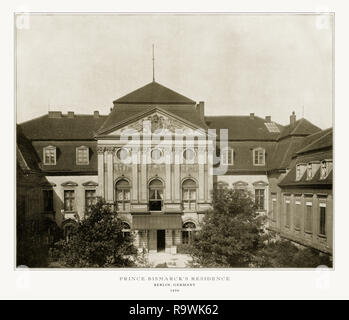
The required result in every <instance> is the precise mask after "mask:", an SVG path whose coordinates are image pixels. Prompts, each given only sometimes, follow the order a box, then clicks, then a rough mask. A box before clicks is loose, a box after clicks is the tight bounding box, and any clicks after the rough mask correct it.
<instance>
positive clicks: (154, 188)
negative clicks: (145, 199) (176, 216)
mask: <svg viewBox="0 0 349 320" xmlns="http://www.w3.org/2000/svg"><path fill="white" fill-rule="evenodd" d="M163 192H164V191H163V184H162V182H161V181H160V180H159V179H154V180H152V181H151V182H150V183H149V210H150V211H161V210H162V200H163Z"/></svg>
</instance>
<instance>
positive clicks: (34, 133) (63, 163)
mask: <svg viewBox="0 0 349 320" xmlns="http://www.w3.org/2000/svg"><path fill="white" fill-rule="evenodd" d="M19 126H20V128H21V130H22V131H23V133H24V135H25V136H26V138H27V139H28V140H29V141H30V143H31V145H32V147H33V148H34V150H35V152H36V155H37V158H38V163H39V167H40V170H41V173H42V175H43V176H44V177H45V179H46V180H47V183H46V184H45V186H43V187H42V188H41V189H40V192H39V193H38V201H37V203H38V204H39V206H41V207H42V208H40V209H38V210H39V211H42V212H46V213H49V212H51V213H52V214H53V215H54V219H55V221H56V222H57V224H58V225H59V226H60V227H61V228H62V229H63V230H65V233H66V234H69V230H71V228H72V227H73V226H74V223H75V221H77V220H79V219H83V218H84V216H85V212H86V211H88V208H89V206H90V205H91V204H93V203H94V202H95V201H96V199H97V197H102V198H104V199H105V200H106V201H107V202H108V203H110V204H113V205H114V208H115V210H116V211H117V213H118V215H119V217H120V218H121V219H122V220H123V221H124V231H125V232H133V233H134V235H135V242H136V246H137V247H138V248H139V249H140V250H143V249H145V250H149V251H162V250H165V251H167V252H173V253H174V252H176V248H177V246H178V245H179V244H186V243H188V242H190V241H191V238H192V236H193V233H194V232H195V231H196V230H198V229H199V228H200V223H201V221H202V219H203V217H204V215H205V212H206V211H207V210H209V209H210V208H211V204H212V192H214V187H215V185H216V184H219V183H224V184H227V185H228V186H229V187H231V188H236V189H242V188H243V189H247V190H250V191H251V192H252V194H253V196H254V197H255V201H256V202H257V204H258V209H259V211H260V212H261V213H264V214H267V215H268V216H269V217H270V226H271V228H273V230H275V231H278V232H280V233H282V232H281V231H282V230H281V229H278V228H277V226H278V224H279V222H278V221H276V220H273V219H272V218H273V216H272V214H271V208H274V207H273V203H274V198H275V195H276V196H277V201H278V203H280V205H279V207H278V208H281V206H282V202H281V201H282V200H281V199H284V197H285V191H284V189H282V188H283V185H282V184H281V183H282V181H283V179H286V178H287V177H288V175H287V174H286V173H287V172H288V170H290V168H291V166H292V165H293V163H294V158H293V156H294V153H296V152H297V151H299V150H300V149H299V148H300V147H301V146H302V147H303V148H304V147H305V146H306V143H307V141H305V140H306V139H307V137H308V136H311V135H313V134H319V133H321V132H322V131H321V130H320V129H319V128H317V127H316V126H314V125H312V124H311V123H310V122H308V121H307V120H305V119H301V120H299V121H296V117H295V115H294V114H293V115H291V118H290V124H289V125H288V126H285V127H284V126H282V125H280V124H277V123H275V122H273V121H272V120H271V117H269V116H268V117H266V118H265V119H262V118H260V117H257V116H255V115H254V114H252V113H251V114H250V115H248V116H225V117H222V116H220V117H214V116H210V117H209V116H205V110H204V103H203V102H199V103H196V102H195V101H193V100H191V99H189V98H187V97H184V96H183V95H181V94H179V93H177V92H175V91H173V90H170V89H168V88H166V87H164V86H162V85H160V84H158V83H157V82H154V81H153V82H151V83H149V84H147V85H145V86H144V87H142V88H139V89H137V90H135V91H133V92H131V93H129V94H127V95H126V96H123V97H121V98H119V99H117V100H115V101H114V102H113V108H112V109H111V112H110V114H109V115H107V116H102V115H100V114H99V112H98V111H96V112H94V114H93V115H77V114H74V113H73V112H68V114H66V115H63V114H62V113H61V112H57V111H56V112H49V114H48V115H44V116H42V117H39V118H37V119H33V120H31V121H28V122H25V123H22V124H20V125H19ZM221 129H227V130H226V131H225V132H221V131H220V130H221ZM308 140H309V138H308ZM286 194H288V191H286ZM292 201H293V200H292ZM48 204H49V205H48ZM328 205H330V204H328ZM331 205H332V204H331ZM278 210H279V209H278ZM327 219H330V218H327ZM326 221H328V220H326ZM328 223H329V222H328ZM327 228H331V227H330V224H328V227H327ZM328 232H330V230H328ZM328 239H329V241H330V239H331V238H328ZM307 244H309V242H307ZM312 244H313V242H311V243H310V245H312Z"/></svg>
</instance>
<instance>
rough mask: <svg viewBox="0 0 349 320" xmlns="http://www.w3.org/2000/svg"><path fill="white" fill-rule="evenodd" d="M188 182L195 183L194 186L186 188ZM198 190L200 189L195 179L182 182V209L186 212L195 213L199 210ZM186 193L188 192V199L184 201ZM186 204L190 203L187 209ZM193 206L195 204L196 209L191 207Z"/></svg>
mask: <svg viewBox="0 0 349 320" xmlns="http://www.w3.org/2000/svg"><path fill="white" fill-rule="evenodd" d="M188 180H190V181H192V182H193V183H194V185H193V186H184V183H185V182H186V181H188ZM197 189H198V188H197V183H196V181H195V180H194V179H191V178H187V179H184V180H183V182H182V208H183V210H184V211H186V212H195V211H196V210H197V198H198V194H197ZM185 191H187V192H188V199H184V194H185ZM192 193H194V194H195V198H194V199H192V198H191V194H192ZM184 203H188V207H187V208H186V207H185V205H184ZM191 204H194V208H192V207H191Z"/></svg>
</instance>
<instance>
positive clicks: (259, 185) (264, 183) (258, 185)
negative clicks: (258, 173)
mask: <svg viewBox="0 0 349 320" xmlns="http://www.w3.org/2000/svg"><path fill="white" fill-rule="evenodd" d="M252 184H253V186H254V187H266V186H267V185H268V183H266V182H265V181H256V182H253V183H252Z"/></svg>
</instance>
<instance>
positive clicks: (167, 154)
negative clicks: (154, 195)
mask: <svg viewBox="0 0 349 320" xmlns="http://www.w3.org/2000/svg"><path fill="white" fill-rule="evenodd" d="M164 151H165V167H166V188H165V201H166V202H167V201H171V200H172V197H171V192H172V190H171V189H172V181H171V163H172V149H171V148H165V150H164Z"/></svg>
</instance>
